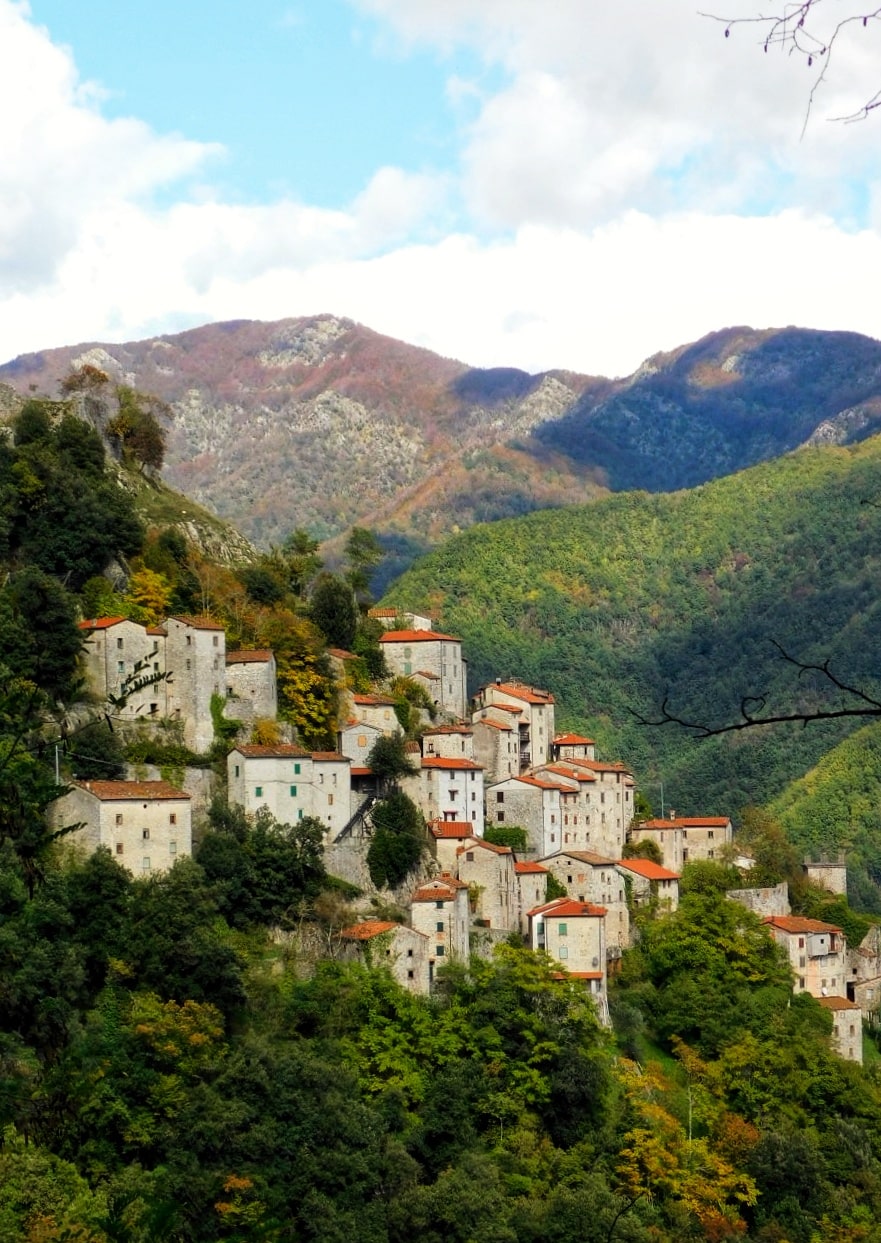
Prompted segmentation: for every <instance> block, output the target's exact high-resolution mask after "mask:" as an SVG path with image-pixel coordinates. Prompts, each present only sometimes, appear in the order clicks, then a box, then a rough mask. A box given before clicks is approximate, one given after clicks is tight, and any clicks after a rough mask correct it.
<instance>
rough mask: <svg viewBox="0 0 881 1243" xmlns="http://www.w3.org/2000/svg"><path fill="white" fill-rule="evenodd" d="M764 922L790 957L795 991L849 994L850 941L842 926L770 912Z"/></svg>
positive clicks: (813, 993)
mask: <svg viewBox="0 0 881 1243" xmlns="http://www.w3.org/2000/svg"><path fill="white" fill-rule="evenodd" d="M762 923H763V924H764V925H765V927H766V928H767V929H768V931H769V932H770V934H771V936H772V937H773V938H774V940H775V941H776V942H777V944H778V945H782V946H783V948H784V949H785V950H786V952H787V954H788V956H789V962H790V965H791V967H792V970H793V972H794V974H795V983H794V985H793V990H794V992H796V993H810V994H811V995H812V996H813V997H846V996H847V942H846V940H845V936H844V933H843V932H842V930H841V929H840V928H838V927H836V926H835V925H834V924H826V923H823V921H822V920H819V919H807V918H806V917H805V916H804V915H769V916H768V917H767V918H766V919H763V920H762Z"/></svg>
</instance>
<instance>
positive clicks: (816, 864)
mask: <svg viewBox="0 0 881 1243" xmlns="http://www.w3.org/2000/svg"><path fill="white" fill-rule="evenodd" d="M802 871H803V872H804V874H805V876H806V878H807V879H808V881H810V883H811V884H812V885H816V886H817V887H818V888H819V889H826V890H828V891H829V893H838V894H842V895H843V896H844V897H846V896H847V860H846V858H845V856H844V855H839V856H837V857H836V858H834V859H833V858H828V859H805V861H804V863H803V864H802Z"/></svg>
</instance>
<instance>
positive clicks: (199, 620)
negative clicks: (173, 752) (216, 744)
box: [162, 617, 227, 754]
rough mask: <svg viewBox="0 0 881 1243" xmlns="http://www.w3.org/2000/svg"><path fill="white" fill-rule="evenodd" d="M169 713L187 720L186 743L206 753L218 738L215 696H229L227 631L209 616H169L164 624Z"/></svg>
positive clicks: (185, 726)
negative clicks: (227, 683) (227, 693)
mask: <svg viewBox="0 0 881 1243" xmlns="http://www.w3.org/2000/svg"><path fill="white" fill-rule="evenodd" d="M162 628H163V629H164V630H165V633H166V639H165V663H166V668H167V669H168V671H169V673H170V674H171V676H170V678H169V680H168V682H167V688H168V715H169V716H170V717H171V718H172V719H174V720H180V721H182V722H183V733H184V742H185V743H186V745H187V746H188V747H190V748H191V749H192V750H193V751H196V752H198V753H200V754H204V752H206V751H207V750H208V749H209V747H210V746H211V744H212V742H213V741H214V720H213V717H212V715H211V697H212V695H219V696H220V697H221V699H223V700H224V701H225V700H226V698H227V695H226V632H225V630H224V628H223V626H222V625H221V624H220V622H215V621H211V619H210V618H207V617H169V618H167V619H166V621H165V623H164V625H163V627H162Z"/></svg>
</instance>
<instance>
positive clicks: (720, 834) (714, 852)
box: [630, 815, 734, 873]
mask: <svg viewBox="0 0 881 1243" xmlns="http://www.w3.org/2000/svg"><path fill="white" fill-rule="evenodd" d="M630 838H631V840H632V841H634V842H645V841H651V842H655V843H656V844H657V846H658V848H659V849H660V851H661V856H662V859H663V863H664V867H665V868H669V869H670V871H671V872H680V873H681V872H682V869H683V867H684V866H685V864H686V863H693V862H695V861H696V860H705V859H710V860H713V859H719V858H720V857H724V856H723V855H722V850H723V848H724V847H725V846H730V845H731V842H732V840H733V838H734V830H733V828H732V825H731V821H730V819H729V818H728V816H674V815H671V816H669V817H668V818H667V819H663V820H662V819H654V820H644V821H643V822H642V824H639V825H634V827H633V828H632V829H631V832H630Z"/></svg>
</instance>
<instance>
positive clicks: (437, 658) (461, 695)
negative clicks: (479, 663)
mask: <svg viewBox="0 0 881 1243" xmlns="http://www.w3.org/2000/svg"><path fill="white" fill-rule="evenodd" d="M379 642H380V645H381V647H382V650H383V654H384V656H385V659H386V664H387V665H388V667H389V669H391V670H392V671H393V672H394V673H398V674H403V676H404V677H412V676H413V675H414V674H416V673H420V674H423V675H424V674H426V673H428V674H432V675H434V677H435V678H437V679H438V680H437V681H436V682H434V684H433V686H434V690H435V691H436V694H434V695H433V699H434V702H435V703H436V704H437V706H438V707H439V708H440V709H441V710H442V711H443V712H445V713H447V714H448V715H449V716H451V717H454V718H456V719H457V720H460V719H462V718H463V717H464V716H465V713H466V710H467V706H468V697H467V692H466V681H467V669H468V666H467V662H466V661H465V660H464V659H463V657H462V641H461V639H457V638H455V637H454V636H453V635H451V634H441V632H440V631H438V630H417V629H413V630H388V631H386V633H385V634H384V635H383V636H382V637H381V638H380V640H379Z"/></svg>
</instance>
